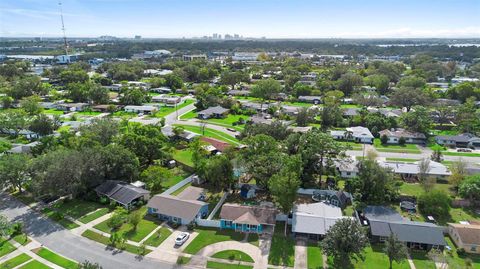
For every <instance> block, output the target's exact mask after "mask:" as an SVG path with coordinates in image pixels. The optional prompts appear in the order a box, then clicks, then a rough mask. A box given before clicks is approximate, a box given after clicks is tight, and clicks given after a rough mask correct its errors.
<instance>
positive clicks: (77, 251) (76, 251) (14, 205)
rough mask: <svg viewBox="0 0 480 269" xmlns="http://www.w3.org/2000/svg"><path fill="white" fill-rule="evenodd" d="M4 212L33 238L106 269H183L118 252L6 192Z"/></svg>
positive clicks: (1, 197) (0, 205) (0, 206)
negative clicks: (44, 215)
mask: <svg viewBox="0 0 480 269" xmlns="http://www.w3.org/2000/svg"><path fill="white" fill-rule="evenodd" d="M0 214H2V215H4V216H6V217H7V218H8V219H9V220H13V221H19V222H22V223H23V224H24V227H25V230H26V232H27V233H28V235H29V236H30V237H32V238H34V239H35V240H37V241H38V242H40V243H41V244H43V245H44V246H46V247H48V248H49V249H51V250H53V251H55V252H57V253H60V254H61V255H63V256H66V257H68V258H71V259H74V260H76V261H80V262H82V261H85V260H88V261H91V262H98V263H99V264H100V265H101V266H102V267H103V268H105V269H123V268H125V269H127V268H147V269H150V268H151V269H153V268H161V269H164V268H165V269H170V268H180V267H179V266H178V265H176V264H169V263H164V262H161V261H158V260H153V259H151V258H142V257H137V256H135V255H133V254H131V253H128V252H125V251H123V252H118V251H114V250H112V249H109V248H107V247H106V246H104V245H101V244H99V243H96V242H94V241H92V240H89V239H86V238H84V237H81V236H77V235H74V234H73V233H71V232H70V231H69V230H66V229H64V228H63V227H61V226H60V225H58V224H56V223H54V222H52V221H50V220H49V219H48V218H46V217H43V216H42V215H41V214H39V213H37V212H35V211H34V210H32V209H31V208H29V207H27V206H26V205H24V204H23V203H21V202H19V201H18V200H16V199H14V198H12V197H10V196H9V195H7V194H5V193H3V192H2V193H0ZM181 268H189V267H181Z"/></svg>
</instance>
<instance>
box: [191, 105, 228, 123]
mask: <svg viewBox="0 0 480 269" xmlns="http://www.w3.org/2000/svg"><path fill="white" fill-rule="evenodd" d="M229 111H230V110H228V109H226V108H223V107H221V106H214V107H209V108H207V109H205V110H202V111H200V112H198V113H197V115H198V118H199V119H204V120H206V119H210V118H223V117H225V116H227V114H228V112H229Z"/></svg>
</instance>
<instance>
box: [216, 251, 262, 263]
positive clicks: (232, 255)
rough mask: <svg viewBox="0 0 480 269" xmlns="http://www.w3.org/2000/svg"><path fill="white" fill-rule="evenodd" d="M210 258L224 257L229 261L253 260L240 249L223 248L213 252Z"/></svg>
mask: <svg viewBox="0 0 480 269" xmlns="http://www.w3.org/2000/svg"><path fill="white" fill-rule="evenodd" d="M212 258H217V259H224V260H230V261H243V262H252V263H253V262H254V260H253V259H252V257H250V255H248V254H247V253H245V252H243V251H240V250H223V251H220V252H217V253H215V254H214V255H213V256H212Z"/></svg>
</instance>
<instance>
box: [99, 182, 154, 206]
mask: <svg viewBox="0 0 480 269" xmlns="http://www.w3.org/2000/svg"><path fill="white" fill-rule="evenodd" d="M95 192H97V194H98V195H99V196H106V197H108V198H109V199H110V200H113V201H115V202H117V203H119V204H121V205H123V206H124V207H126V208H129V207H130V206H131V205H133V204H134V203H136V202H138V201H140V200H144V201H146V200H148V199H149V198H150V191H147V190H145V189H142V188H138V187H135V186H133V185H131V184H128V183H126V182H123V181H116V180H108V181H105V182H104V183H103V184H101V185H99V186H98V187H96V188H95Z"/></svg>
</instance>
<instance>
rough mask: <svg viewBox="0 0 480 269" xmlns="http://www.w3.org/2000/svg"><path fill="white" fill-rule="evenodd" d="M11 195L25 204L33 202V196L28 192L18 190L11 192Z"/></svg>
mask: <svg viewBox="0 0 480 269" xmlns="http://www.w3.org/2000/svg"><path fill="white" fill-rule="evenodd" d="M11 195H13V197H15V198H17V199H18V200H19V201H20V202H22V203H24V204H25V205H31V204H33V203H35V198H33V195H32V194H31V193H29V192H26V191H24V192H22V193H20V192H18V191H15V192H14V193H11Z"/></svg>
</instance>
